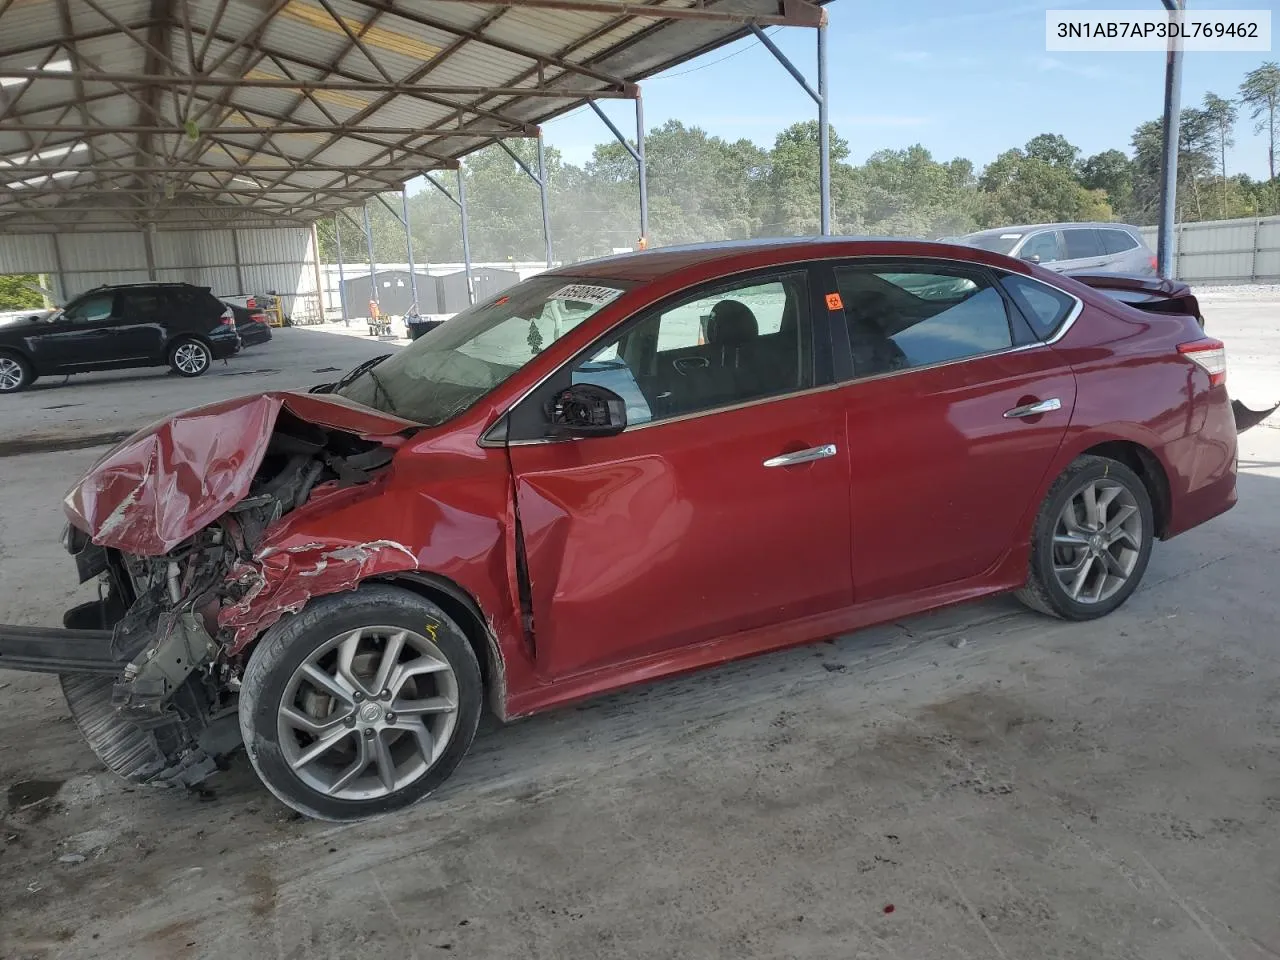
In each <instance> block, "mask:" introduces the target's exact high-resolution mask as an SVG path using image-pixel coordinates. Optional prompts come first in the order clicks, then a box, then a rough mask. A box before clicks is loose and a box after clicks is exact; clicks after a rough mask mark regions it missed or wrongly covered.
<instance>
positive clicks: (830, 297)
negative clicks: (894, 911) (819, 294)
mask: <svg viewBox="0 0 1280 960" xmlns="http://www.w3.org/2000/svg"><path fill="white" fill-rule="evenodd" d="M827 309H828V310H843V309H844V301H843V300H841V299H840V294H838V293H828V294H827Z"/></svg>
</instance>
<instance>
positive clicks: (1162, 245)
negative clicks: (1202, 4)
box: [1156, 0, 1186, 277]
mask: <svg viewBox="0 0 1280 960" xmlns="http://www.w3.org/2000/svg"><path fill="white" fill-rule="evenodd" d="M1164 5H1165V9H1166V10H1168V11H1169V12H1170V13H1175V14H1180V13H1181V12H1182V11H1183V10H1185V9H1186V0H1164ZM1181 101H1182V51H1181V50H1180V49H1178V46H1177V40H1176V39H1170V40H1169V49H1168V52H1167V53H1166V54H1165V65H1164V122H1163V124H1162V128H1163V136H1164V155H1163V156H1162V157H1161V160H1160V225H1159V228H1158V230H1157V234H1156V264H1157V268H1158V270H1159V272H1160V276H1162V277H1172V276H1173V270H1174V254H1173V240H1174V237H1173V224H1174V220H1175V219H1176V218H1177V215H1178V146H1179V144H1178V139H1179V129H1178V121H1179V112H1180V109H1181V106H1182V102H1181Z"/></svg>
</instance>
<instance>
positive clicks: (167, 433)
mask: <svg viewBox="0 0 1280 960" xmlns="http://www.w3.org/2000/svg"><path fill="white" fill-rule="evenodd" d="M281 410H287V411H288V412H289V413H290V414H292V415H293V416H295V417H297V418H298V419H300V420H304V421H306V422H308V423H311V424H314V425H316V426H319V427H324V428H327V429H331V430H338V431H342V432H345V433H350V434H354V435H356V436H360V437H363V438H366V439H370V440H380V441H382V442H385V443H387V444H388V445H390V446H395V445H398V444H399V442H400V439H401V437H400V435H402V434H403V433H404V432H405V431H408V430H414V429H417V428H420V427H421V426H422V425H421V424H419V423H414V422H413V421H410V420H405V419H402V418H400V417H396V416H392V415H390V414H386V413H381V412H379V411H377V410H372V409H370V408H369V407H365V406H362V405H360V404H358V403H355V402H353V401H350V400H346V399H344V398H342V397H339V396H335V395H333V394H308V393H292V392H272V393H261V394H256V395H250V396H247V397H238V398H236V399H234V400H224V401H221V402H219V403H213V404H209V405H208V406H204V407H196V408H194V409H192V410H186V411H183V412H182V413H177V414H174V415H173V416H171V417H167V418H166V419H164V420H161V421H159V422H158V423H154V424H152V425H151V426H149V427H146V428H144V429H142V430H139V431H138V432H137V433H135V434H134V435H133V436H131V437H129V438H128V439H127V440H125V441H123V442H122V443H120V444H119V445H117V446H116V447H114V448H113V449H112V450H110V451H109V452H108V453H107V454H106V455H105V456H103V457H102V459H100V460H99V461H98V462H97V463H95V464H94V465H93V467H91V468H90V469H89V472H88V473H86V474H85V475H84V477H82V478H81V479H80V481H79V482H78V483H77V484H76V485H75V486H74V487H72V488H71V491H70V492H69V493H68V494H67V496H66V499H65V500H64V502H63V508H64V510H65V511H66V514H67V517H68V518H69V519H70V521H71V523H72V524H73V525H75V526H76V527H78V528H80V529H81V530H83V531H85V532H86V533H88V534H89V536H90V537H91V538H92V539H93V542H94V543H97V544H99V545H101V546H104V547H115V548H117V549H119V550H123V551H125V552H127V553H132V554H138V555H142V556H160V555H163V554H165V553H168V552H169V551H170V550H172V549H173V548H174V547H175V546H177V545H178V544H180V543H181V542H182V541H184V540H186V539H187V538H188V537H190V536H191V535H193V534H194V533H196V532H197V531H199V530H202V529H203V528H204V527H207V526H208V525H209V524H210V523H212V522H213V521H215V520H217V519H218V518H219V517H220V516H222V515H223V514H224V513H226V512H227V511H228V510H230V509H231V508H232V507H233V506H235V505H236V504H237V503H238V502H240V501H241V500H242V499H244V498H245V496H247V495H248V493H249V488H250V484H251V483H252V482H253V478H254V475H255V474H256V473H257V471H258V468H259V467H260V466H261V465H262V459H263V457H264V456H265V454H266V451H267V444H268V443H269V442H270V440H271V434H272V431H273V430H274V428H275V424H276V420H277V418H278V417H279V416H280V411H281Z"/></svg>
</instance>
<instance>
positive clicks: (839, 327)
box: [820, 256, 1084, 387]
mask: <svg viewBox="0 0 1280 960" xmlns="http://www.w3.org/2000/svg"><path fill="white" fill-rule="evenodd" d="M903 262H910V263H919V264H923V265H928V264H931V263H932V264H938V263H946V264H958V265H960V266H964V267H968V268H970V269H971V270H978V271H981V272H984V273H986V274H988V275H989V276H990V278H991V280H992V283H993V285H994V286H995V288H996V290H997V291H998V292H999V294H1000V296H1001V298H1002V299H1003V300H1004V301H1005V303H1006V306H1007V308H1008V309H1010V310H1011V311H1012V313H1011V314H1010V321H1009V322H1010V324H1011V325H1012V324H1013V323H1014V322H1015V321H1014V317H1016V318H1017V319H1018V320H1020V321H1021V322H1022V324H1025V325H1026V326H1027V327H1028V328H1029V330H1030V332H1031V335H1032V339H1031V341H1030V342H1029V343H1023V344H1018V343H1015V344H1014V346H1012V347H1006V348H1005V349H1003V350H993V351H991V352H990V353H979V354H975V355H974V356H972V357H957V358H956V359H954V360H940V361H938V362H937V363H926V364H921V365H920V366H918V367H907V368H905V369H903V370H886V371H885V372H884V373H873V374H870V375H869V376H865V377H855V376H853V375H852V370H853V349H852V347H851V346H850V344H849V333H848V328H847V327H846V325H845V322H844V311H843V309H841V310H832V311H830V312H829V313H830V316H831V317H832V318H837V317H838V318H839V323H836V322H834V319H833V322H832V324H831V328H832V342H833V344H834V345H836V346H842V347H843V348H844V352H845V353H847V354H848V361H847V369H848V370H849V371H850V375H849V376H848V378H847V379H845V380H841V381H838V382H837V384H836V385H837V386H840V387H848V386H856V385H858V384H861V383H870V382H872V381H874V380H883V379H884V378H886V377H902V376H907V375H909V374H913V373H919V372H922V371H925V370H935V369H937V368H938V367H950V366H954V365H955V364H957V363H973V362H975V361H979V360H987V359H990V358H991V357H1001V356H1004V355H1006V354H1010V353H1019V352H1021V351H1023V350H1039V349H1041V348H1043V347H1048V346H1051V345H1053V344H1055V343H1057V342H1058V341H1059V340H1061V339H1062V338H1063V337H1065V336H1066V335H1067V333H1068V332H1069V331H1070V330H1071V328H1072V327H1073V326H1074V325H1075V322H1076V320H1077V318H1079V316H1080V314H1081V313H1083V312H1084V301H1083V300H1081V299H1080V298H1079V297H1077V296H1076V295H1075V294H1074V293H1071V292H1070V291H1069V290H1063V289H1062V288H1061V287H1058V286H1054V285H1053V284H1051V283H1046V282H1045V281H1043V280H1041V279H1040V278H1039V277H1033V276H1031V275H1030V274H1026V273H1021V272H1020V271H1017V270H1006V269H1003V268H1001V267H993V266H990V265H988V264H984V263H979V262H977V261H975V260H964V259H959V258H950V257H927V256H920V257H910V256H907V257H878V256H867V257H833V258H831V259H828V260H825V261H820V263H822V264H823V265H824V266H826V268H827V276H826V280H825V282H826V283H827V284H828V285H827V287H826V289H827V290H828V291H829V292H838V288H837V287H836V280H835V268H836V267H837V266H849V265H853V264H863V263H870V264H872V265H875V264H877V263H894V264H900V263H903ZM1006 276H1016V277H1022V278H1023V279H1026V280H1030V281H1032V282H1034V283H1038V284H1040V285H1042V286H1045V287H1048V288H1049V289H1050V290H1056V291H1057V292H1058V293H1061V294H1065V295H1066V296H1068V297H1070V298H1071V299H1072V300H1074V301H1075V306H1074V307H1072V308H1071V311H1070V312H1069V313H1068V314H1067V316H1066V318H1065V319H1064V320H1063V321H1062V323H1060V324H1059V325H1058V328H1057V330H1056V331H1054V334H1053V336H1051V337H1050V338H1049V339H1047V340H1041V339H1040V338H1039V337H1038V336H1036V335H1035V328H1034V327H1031V326H1030V322H1029V321H1028V320H1027V319H1026V318H1025V317H1024V316H1023V315H1022V311H1021V310H1020V309H1019V308H1018V305H1017V304H1016V303H1014V302H1013V299H1012V298H1011V297H1010V296H1009V294H1008V292H1007V291H1006V290H1005V289H1004V284H1003V283H1002V282H1001V279H1002V278H1003V277H1006ZM836 362H837V366H839V365H840V361H839V357H838V355H837V361H836Z"/></svg>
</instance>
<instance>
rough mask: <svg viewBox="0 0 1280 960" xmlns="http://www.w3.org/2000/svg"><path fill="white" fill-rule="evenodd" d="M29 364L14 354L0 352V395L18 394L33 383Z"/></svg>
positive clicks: (34, 377)
mask: <svg viewBox="0 0 1280 960" xmlns="http://www.w3.org/2000/svg"><path fill="white" fill-rule="evenodd" d="M35 379H36V376H35V371H34V370H32V369H31V364H30V363H29V362H28V361H27V359H26V357H23V356H21V355H19V354H16V353H7V352H3V351H0V393H20V392H21V391H23V390H25V389H27V387H29V386H31V384H33V383H35Z"/></svg>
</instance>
